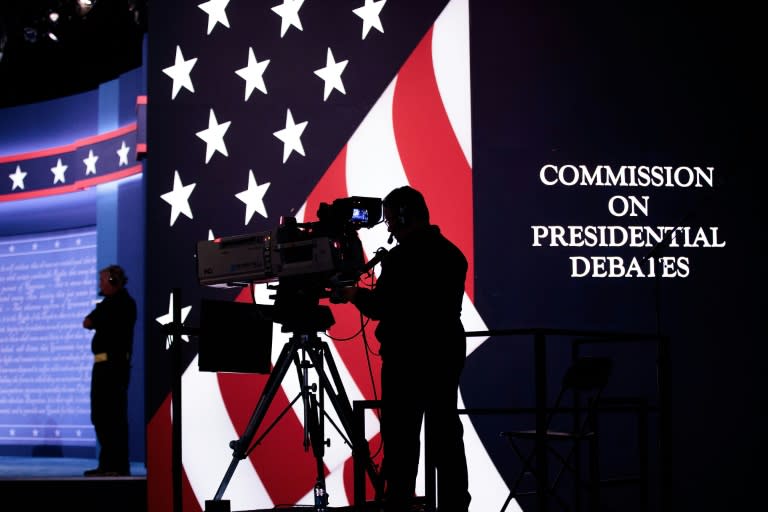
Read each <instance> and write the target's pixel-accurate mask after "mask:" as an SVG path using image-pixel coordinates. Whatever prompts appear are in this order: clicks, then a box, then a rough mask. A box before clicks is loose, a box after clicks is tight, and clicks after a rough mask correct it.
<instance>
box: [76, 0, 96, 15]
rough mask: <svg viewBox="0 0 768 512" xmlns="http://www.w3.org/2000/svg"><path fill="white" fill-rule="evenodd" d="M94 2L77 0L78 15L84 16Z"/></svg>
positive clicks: (94, 0) (91, 0)
mask: <svg viewBox="0 0 768 512" xmlns="http://www.w3.org/2000/svg"><path fill="white" fill-rule="evenodd" d="M95 3H96V0H77V13H78V14H79V15H80V16H85V15H86V14H88V13H89V12H91V9H92V8H93V4H95Z"/></svg>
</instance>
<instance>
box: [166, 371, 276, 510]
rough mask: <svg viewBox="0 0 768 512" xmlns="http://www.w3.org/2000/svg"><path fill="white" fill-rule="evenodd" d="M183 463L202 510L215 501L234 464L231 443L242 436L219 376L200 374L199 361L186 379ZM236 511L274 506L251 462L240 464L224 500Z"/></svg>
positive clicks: (183, 380)
mask: <svg viewBox="0 0 768 512" xmlns="http://www.w3.org/2000/svg"><path fill="white" fill-rule="evenodd" d="M182 396H183V397H184V398H183V399H182V404H181V414H182V418H183V421H182V429H183V432H182V436H181V437H182V459H183V464H184V471H185V472H186V476H187V478H188V479H189V484H190V487H191V488H192V490H193V491H194V493H195V497H196V498H197V501H198V503H199V505H200V507H201V508H204V505H205V500H210V499H213V497H214V495H215V494H216V491H217V489H218V487H219V485H220V483H221V482H222V480H223V478H224V475H225V473H226V471H227V468H228V467H229V465H230V463H231V462H232V450H231V449H230V448H229V442H230V441H232V440H234V439H238V438H239V435H238V433H237V432H236V430H235V427H234V425H233V424H232V422H231V421H230V419H229V413H228V412H227V409H226V407H225V405H224V400H223V398H222V396H221V392H220V390H219V385H218V380H217V377H216V374H215V373H213V372H200V371H199V370H198V363H197V358H195V360H194V361H192V363H191V364H190V365H189V367H187V370H186V371H185V372H184V375H183V377H182ZM222 498H223V499H226V500H229V501H230V505H231V507H232V510H242V509H245V508H248V507H252V506H253V505H254V504H258V505H259V506H265V505H266V504H268V505H266V506H269V507H271V506H272V502H271V500H270V499H269V495H268V494H267V492H266V489H265V488H264V484H263V483H262V481H261V479H260V478H259V476H258V475H257V474H256V471H255V470H254V468H253V465H252V464H251V463H250V461H249V460H248V459H244V460H241V461H239V463H238V465H237V468H236V470H235V472H234V474H233V476H232V479H231V480H230V482H229V484H228V485H227V488H226V491H225V492H224V495H223V497H222Z"/></svg>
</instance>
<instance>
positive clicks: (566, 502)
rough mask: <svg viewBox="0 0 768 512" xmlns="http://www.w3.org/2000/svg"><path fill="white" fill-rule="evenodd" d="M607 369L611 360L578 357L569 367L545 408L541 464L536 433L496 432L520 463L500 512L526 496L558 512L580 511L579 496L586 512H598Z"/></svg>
mask: <svg viewBox="0 0 768 512" xmlns="http://www.w3.org/2000/svg"><path fill="white" fill-rule="evenodd" d="M612 367H613V363H612V360H611V359H610V358H607V357H579V358H578V359H576V360H574V361H573V362H572V363H571V365H570V366H569V367H568V369H567V370H566V372H565V374H564V376H563V379H562V384H561V387H560V390H559V392H558V394H557V398H556V399H555V401H554V403H553V404H552V406H551V407H549V408H548V409H547V413H546V422H545V425H546V431H545V432H543V433H542V437H541V438H540V439H542V440H543V442H544V446H545V448H546V449H545V450H544V451H545V453H546V457H547V459H546V464H545V465H542V461H537V460H536V459H537V457H536V441H537V431H536V429H535V428H534V429H526V430H509V431H504V432H501V436H502V437H504V438H506V439H507V440H508V441H509V443H510V445H511V446H512V449H513V450H514V452H515V454H517V456H518V458H519V459H520V461H521V462H522V468H521V470H520V473H519V474H518V475H517V477H516V479H515V480H514V482H513V484H512V486H511V487H510V493H509V496H508V497H507V499H506V501H505V502H504V505H503V506H502V508H501V512H504V510H505V509H506V508H507V506H508V505H509V503H510V501H511V500H512V499H513V498H515V499H518V498H520V497H521V496H525V495H537V497H538V498H539V500H538V502H539V503H542V502H544V501H545V500H546V501H545V502H546V503H550V502H551V503H557V504H558V505H559V507H560V509H562V510H574V511H579V510H582V508H583V505H584V504H583V503H582V501H583V497H586V498H588V500H587V502H586V505H587V509H588V510H591V511H593V512H594V511H597V510H598V506H599V489H600V474H599V464H598V462H599V461H598V453H599V452H598V422H597V413H598V405H599V399H600V395H601V394H602V392H603V390H604V389H605V386H606V385H607V383H608V380H609V377H610V375H611V370H612ZM582 446H585V447H586V448H587V450H586V454H587V458H586V459H587V463H588V469H587V470H586V471H584V468H583V467H582V457H581V452H582V450H581V448H582ZM545 470H546V471H545ZM544 473H546V474H544ZM526 477H528V478H526ZM537 483H538V485H537ZM568 491H570V492H568ZM539 492H544V493H545V494H546V496H541V495H539V494H538V493H539ZM550 498H551V499H550Z"/></svg>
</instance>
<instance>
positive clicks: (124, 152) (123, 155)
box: [117, 141, 131, 167]
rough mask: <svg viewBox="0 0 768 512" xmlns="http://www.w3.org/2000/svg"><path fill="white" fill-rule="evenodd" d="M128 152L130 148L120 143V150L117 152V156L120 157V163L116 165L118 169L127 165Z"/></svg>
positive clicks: (122, 142)
mask: <svg viewBox="0 0 768 512" xmlns="http://www.w3.org/2000/svg"><path fill="white" fill-rule="evenodd" d="M130 151H131V148H130V147H128V146H126V145H125V141H121V143H120V149H118V150H117V156H118V157H120V161H119V162H118V164H117V166H118V167H120V166H121V165H128V153H129V152H130Z"/></svg>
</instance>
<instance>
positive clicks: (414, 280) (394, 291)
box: [342, 186, 470, 512]
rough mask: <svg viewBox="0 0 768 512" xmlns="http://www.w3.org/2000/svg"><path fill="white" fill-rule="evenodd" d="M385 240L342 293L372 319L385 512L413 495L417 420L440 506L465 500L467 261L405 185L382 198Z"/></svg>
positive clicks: (401, 507)
mask: <svg viewBox="0 0 768 512" xmlns="http://www.w3.org/2000/svg"><path fill="white" fill-rule="evenodd" d="M383 214H384V221H385V222H386V224H387V226H388V231H389V232H390V243H392V240H393V239H397V242H398V245H397V246H396V247H394V248H392V250H390V251H389V253H388V254H387V255H386V257H385V258H384V259H383V260H382V262H381V275H380V276H379V279H378V281H377V282H376V284H375V286H374V287H373V289H368V288H358V287H353V288H349V289H347V290H344V291H342V296H343V297H344V298H345V299H347V300H350V301H351V302H352V303H353V304H354V305H355V306H356V307H357V308H358V309H359V310H360V312H361V313H363V314H364V315H366V316H368V317H369V318H372V319H375V320H378V321H379V323H378V326H377V327H376V338H377V339H378V340H379V343H380V347H381V348H380V353H381V359H382V367H381V387H382V389H381V403H382V410H381V436H382V441H383V445H384V458H383V462H382V473H383V475H384V481H385V491H384V506H385V510H386V511H387V512H405V511H408V510H409V504H410V503H411V501H412V498H413V496H414V494H415V488H416V477H417V472H418V464H419V454H420V432H421V426H422V418H424V417H426V426H427V429H428V430H427V431H426V434H425V439H426V443H427V446H426V448H427V450H428V451H429V453H430V454H431V457H433V458H432V460H433V461H434V463H435V467H436V470H437V502H438V510H439V511H440V512H466V511H467V509H468V506H469V501H470V495H469V492H468V481H467V480H468V478H467V460H466V455H465V451H464V440H463V435H464V431H463V427H462V424H461V421H460V418H459V414H458V411H457V401H458V389H459V378H460V376H461V372H462V369H463V368H464V359H465V356H466V336H465V333H464V327H463V325H462V323H461V318H460V316H461V303H462V300H463V297H464V282H465V279H466V274H467V260H466V258H465V256H464V255H463V254H462V252H461V251H460V250H459V249H458V248H457V247H456V246H455V245H454V244H453V243H452V242H450V241H449V240H448V239H447V238H445V236H443V235H442V234H441V232H440V229H439V228H438V227H437V226H435V225H432V224H430V221H429V210H428V208H427V205H426V202H425V200H424V197H423V195H422V194H421V193H420V192H419V191H417V190H415V189H413V188H411V187H408V186H405V187H400V188H397V189H395V190H393V191H392V192H390V193H389V194H388V195H387V196H386V197H385V198H384V201H383Z"/></svg>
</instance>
